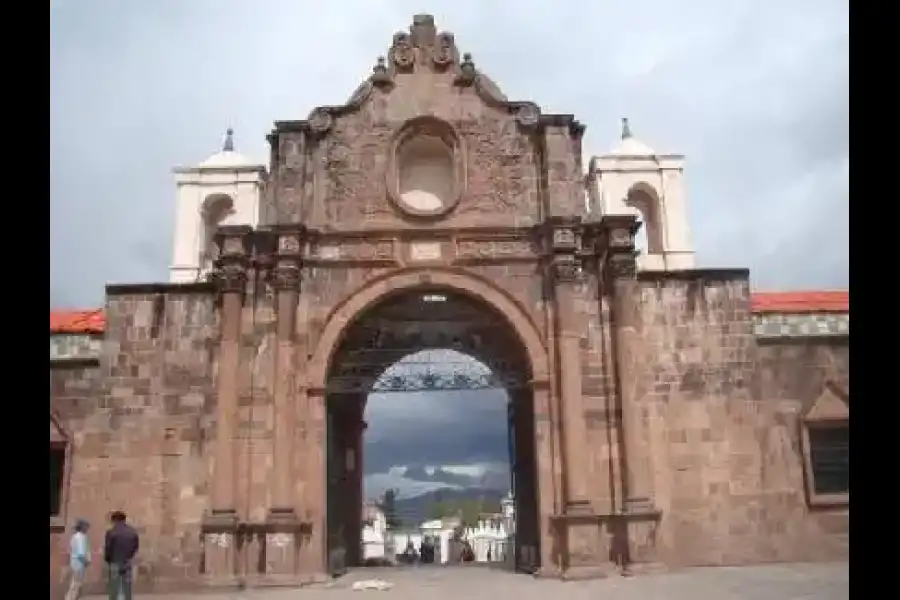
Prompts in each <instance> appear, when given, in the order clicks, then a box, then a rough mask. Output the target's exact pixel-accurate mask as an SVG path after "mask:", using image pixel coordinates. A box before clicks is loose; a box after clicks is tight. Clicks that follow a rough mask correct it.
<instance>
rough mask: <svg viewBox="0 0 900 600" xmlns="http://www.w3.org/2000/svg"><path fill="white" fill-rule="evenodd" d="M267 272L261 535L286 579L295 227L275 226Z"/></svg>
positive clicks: (277, 572) (290, 526)
mask: <svg viewBox="0 0 900 600" xmlns="http://www.w3.org/2000/svg"><path fill="white" fill-rule="evenodd" d="M276 236H277V248H278V250H277V253H276V255H275V264H274V269H273V271H272V279H271V283H272V287H273V288H274V290H275V308H276V311H277V322H276V334H275V337H276V343H275V357H274V362H275V375H274V393H273V395H274V402H273V404H274V429H273V444H272V446H273V450H272V505H271V508H270V509H269V514H268V518H267V521H268V534H267V536H266V560H267V565H266V571H267V575H269V576H272V577H275V578H282V579H283V578H287V579H290V578H291V577H293V576H294V575H295V574H296V570H297V546H298V544H297V534H298V533H299V523H298V521H297V514H296V511H295V505H296V498H295V490H296V485H295V481H294V447H295V444H294V437H295V436H296V435H297V431H296V414H297V407H296V398H295V385H294V380H295V377H296V365H295V364H294V363H295V361H294V358H295V352H294V350H295V348H294V341H295V337H296V336H295V326H296V314H297V304H298V299H299V295H300V280H301V271H300V245H301V241H302V240H301V239H300V234H299V232H298V231H296V229H295V230H293V231H291V230H288V229H284V230H279V231H277V232H276Z"/></svg>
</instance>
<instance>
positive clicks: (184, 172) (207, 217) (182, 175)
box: [169, 128, 266, 283]
mask: <svg viewBox="0 0 900 600" xmlns="http://www.w3.org/2000/svg"><path fill="white" fill-rule="evenodd" d="M265 182H266V167H265V165H263V164H259V163H255V162H252V161H251V160H250V159H248V158H246V157H244V156H242V155H241V154H238V153H237V152H235V150H234V131H233V130H232V129H230V128H229V129H228V131H227V132H226V133H225V140H224V142H223V143H222V149H221V150H220V151H219V152H217V153H215V154H213V155H212V156H210V157H209V158H207V159H206V160H204V161H203V162H201V163H200V164H199V165H197V166H195V167H179V168H177V169H175V183H176V184H177V186H178V191H177V196H176V201H177V205H176V207H175V235H174V239H173V248H172V263H171V265H170V266H169V281H171V282H172V283H191V282H195V281H200V280H202V279H203V278H204V277H205V276H206V274H207V273H208V272H209V270H210V269H211V268H212V249H213V246H214V244H213V236H214V235H215V232H216V229H217V228H218V227H219V226H221V225H250V226H252V227H256V226H257V225H258V224H259V220H260V210H261V209H260V201H261V194H262V191H263V187H264V185H265Z"/></svg>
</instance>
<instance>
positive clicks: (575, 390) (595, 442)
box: [51, 16, 849, 590]
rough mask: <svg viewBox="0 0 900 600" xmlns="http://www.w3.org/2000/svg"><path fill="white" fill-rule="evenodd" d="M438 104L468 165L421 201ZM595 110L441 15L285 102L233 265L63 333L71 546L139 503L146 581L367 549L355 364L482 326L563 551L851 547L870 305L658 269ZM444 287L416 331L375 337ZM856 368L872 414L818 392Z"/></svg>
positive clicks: (148, 585) (733, 277)
mask: <svg viewBox="0 0 900 600" xmlns="http://www.w3.org/2000/svg"><path fill="white" fill-rule="evenodd" d="M423 118H426V119H427V120H428V122H429V123H431V124H432V125H431V126H429V127H426V128H424V129H422V130H417V131H416V132H413V133H411V134H410V135H413V136H415V135H420V134H421V135H426V136H429V135H430V136H433V137H436V138H439V139H437V140H436V141H435V144H438V145H435V146H431V147H433V148H434V149H435V152H436V153H437V155H440V153H441V152H444V151H445V150H446V151H447V152H450V153H451V155H450V160H449V161H444V162H441V161H442V160H443V159H441V158H440V156H438V159H436V162H434V163H429V164H428V165H426V167H427V168H424V169H423V171H422V172H424V173H432V175H433V173H438V175H433V177H432V178H431V179H429V178H427V177H426V178H419V179H417V178H416V177H411V178H410V179H408V180H403V181H412V182H413V183H415V184H417V185H420V186H421V188H422V189H417V190H415V191H420V192H427V193H429V194H432V195H433V196H435V197H436V198H437V202H443V201H444V200H443V198H442V197H441V190H447V189H449V190H451V191H452V193H451V194H450V195H449V196H448V197H447V198H448V199H447V203H446V204H441V205H440V206H439V208H438V209H435V210H429V211H408V210H405V209H404V207H403V202H402V198H401V199H400V200H399V201H398V199H397V198H396V197H395V196H396V195H397V194H400V195H402V193H403V191H402V189H401V188H402V186H401V185H400V184H397V186H398V187H397V189H392V186H393V185H395V184H394V183H392V182H395V181H396V178H397V177H400V178H401V179H402V177H401V176H400V175H398V174H397V173H396V172H394V171H395V170H397V169H401V168H402V167H403V165H397V160H398V159H397V157H398V156H402V152H401V153H397V152H396V151H395V150H396V144H397V143H398V138H397V135H398V133H399V132H404V131H406V129H405V128H406V127H407V126H408V124H409V123H410V122H413V121H415V120H416V119H423ZM447 132H452V135H450V134H449V133H447ZM583 133H584V127H583V126H581V125H580V124H579V123H578V122H577V121H575V120H574V118H573V117H571V116H570V115H554V114H542V113H541V111H540V110H539V109H538V107H537V106H536V105H535V104H533V103H530V102H512V101H509V100H507V99H506V98H505V97H504V96H503V95H502V94H501V93H500V91H499V90H498V88H497V86H496V85H495V84H494V83H493V82H492V81H490V80H489V79H488V78H487V77H486V76H485V75H483V74H481V73H480V72H478V71H477V69H476V68H475V66H474V62H473V60H472V58H471V56H469V55H463V56H462V57H460V53H459V52H458V50H457V48H456V46H455V41H454V38H453V36H452V35H451V34H448V33H440V32H438V30H437V29H436V28H435V26H434V23H433V20H432V19H431V17H429V16H417V17H415V19H414V23H413V25H412V27H411V28H410V31H409V33H406V32H403V33H398V34H396V35H395V36H394V42H393V45H392V47H391V48H390V50H389V52H388V55H387V59H386V60H379V61H378V62H377V64H376V66H375V68H374V70H373V74H372V77H371V78H370V79H369V80H368V81H366V82H365V83H364V84H363V85H362V86H360V87H359V89H358V90H357V91H356V92H355V93H354V94H353V96H352V98H351V99H350V101H349V102H348V104H346V105H344V106H339V107H322V108H317V109H315V110H314V111H312V113H311V114H310V117H309V118H308V119H307V120H304V121H282V122H277V123H276V126H275V129H274V130H273V132H272V133H271V135H270V137H269V140H270V142H271V146H272V162H271V165H270V176H269V178H268V180H267V181H268V183H267V185H268V188H267V189H266V191H265V193H264V194H263V197H264V199H265V200H264V202H267V203H268V205H267V206H266V207H265V210H264V211H263V213H264V214H265V215H266V218H265V219H264V220H263V221H264V222H263V224H262V225H261V226H260V227H257V228H250V227H241V226H229V227H223V228H220V229H219V231H218V235H217V236H216V243H217V245H218V252H217V257H218V258H217V259H216V267H215V271H214V274H213V275H214V276H213V277H212V278H211V280H210V281H209V282H202V283H189V284H150V285H127V286H108V288H107V304H106V310H105V314H106V326H105V334H104V338H103V344H102V350H100V352H99V354H94V355H92V356H91V357H90V358H89V359H88V360H83V359H80V360H67V359H66V357H64V356H62V355H60V354H57V355H56V356H55V357H54V354H53V352H54V350H53V349H54V341H53V338H51V419H52V420H53V421H52V422H53V423H57V424H58V428H57V429H58V430H59V431H61V432H64V433H63V434H60V435H58V436H57V441H56V442H54V441H53V440H54V437H53V434H52V433H51V444H53V443H57V444H62V445H63V446H64V447H65V448H66V449H67V452H68V453H69V456H70V457H71V458H70V460H69V461H68V462H67V464H68V466H67V467H66V470H65V473H66V475H65V478H64V479H65V484H64V494H63V498H64V501H63V502H62V503H61V508H60V511H59V514H58V515H56V517H55V519H56V520H55V521H54V519H53V518H52V519H51V547H63V546H61V544H62V541H61V540H60V538H61V535H62V533H61V532H62V527H63V525H68V524H69V522H70V521H71V520H72V519H73V518H74V517H76V516H80V517H87V518H89V519H90V520H91V521H92V522H94V523H96V524H100V523H102V522H103V521H104V520H105V517H106V514H107V513H108V512H109V511H111V510H116V509H120V510H125V511H126V512H127V513H128V514H129V515H130V518H131V520H132V521H133V522H134V523H135V524H137V525H138V526H139V527H140V530H141V532H142V535H143V537H144V540H145V541H144V543H142V551H141V560H140V561H139V564H138V566H137V570H138V572H137V575H136V581H137V583H138V586H139V587H141V588H144V589H154V590H162V589H171V588H179V589H185V588H191V587H201V586H216V585H241V584H242V585H267V584H271V585H275V584H278V585H282V584H301V583H304V582H310V581H316V580H320V579H321V578H323V577H324V575H325V573H326V571H327V570H328V566H329V554H330V552H331V551H333V549H334V548H335V547H344V548H345V549H346V550H347V551H348V558H350V559H351V560H352V559H353V557H354V549H353V547H352V546H353V541H354V538H353V536H354V533H353V529H354V528H355V527H356V528H358V526H359V518H360V514H361V512H360V504H361V501H362V497H361V488H360V473H361V472H362V466H361V465H362V459H363V457H362V454H361V445H360V440H361V435H362V431H363V430H364V423H363V422H362V420H361V407H362V404H363V402H364V394H363V393H361V392H359V391H358V389H356V388H352V387H351V388H341V389H340V390H337V389H336V388H335V387H334V384H335V382H336V381H338V380H339V379H341V378H347V377H351V378H353V377H355V378H357V380H358V381H361V380H362V379H361V378H363V377H364V375H361V374H360V373H363V371H364V369H356V370H353V369H352V368H350V367H351V366H352V365H353V360H354V359H355V358H356V357H358V356H362V355H364V354H365V352H364V351H365V350H367V349H376V350H378V352H380V353H381V354H379V356H380V357H382V358H380V359H379V360H381V361H382V362H381V363H373V362H368V363H365V364H364V365H363V366H366V367H372V368H374V367H379V368H382V369H383V368H384V367H386V366H389V362H385V361H387V360H388V359H389V358H390V357H391V356H393V355H392V354H391V352H393V353H395V354H397V356H396V358H401V357H402V356H401V355H400V354H402V352H405V351H407V350H410V349H414V348H410V347H409V344H413V345H414V346H415V347H416V348H418V349H422V348H431V347H448V346H449V347H457V346H454V344H459V346H458V347H459V348H461V349H463V350H465V351H466V352H468V353H470V354H472V355H473V356H476V357H478V358H479V359H483V361H484V362H485V364H488V365H490V364H491V363H492V361H494V362H495V366H496V367H497V369H496V370H498V371H499V372H501V373H505V374H506V375H508V376H509V377H508V379H506V380H505V381H510V382H514V383H511V384H510V388H511V389H510V395H511V398H512V404H513V405H514V406H515V407H516V408H515V410H514V413H515V414H514V415H512V416H511V419H512V420H515V421H516V423H517V424H516V426H515V427H514V432H515V433H514V434H515V436H516V446H517V448H519V450H518V451H517V456H516V461H517V463H519V464H518V466H515V469H518V470H517V478H518V479H519V482H518V483H517V486H520V489H519V490H518V492H517V502H520V506H517V520H518V521H519V522H518V523H517V526H516V529H517V532H518V533H519V535H520V536H521V540H520V541H519V542H518V543H519V551H520V555H521V556H527V560H526V559H523V561H524V562H527V563H528V565H527V566H528V567H529V568H533V569H536V570H537V572H538V573H540V574H542V575H547V576H556V577H571V578H576V577H581V576H588V575H602V574H604V573H607V572H610V571H612V570H614V569H616V568H628V569H631V570H634V571H637V570H640V569H649V568H653V567H658V566H660V565H668V566H677V565H692V564H693V565H697V564H704V565H710V564H713V565H715V564H741V563H751V562H758V561H771V560H806V559H820V558H833V557H837V556H843V555H845V554H846V552H847V543H848V542H847V539H848V535H849V530H848V519H849V490H847V495H846V498H841V499H839V500H840V501H835V502H833V503H832V504H831V505H829V506H827V507H825V508H820V509H819V510H816V511H813V510H811V509H810V504H809V501H808V497H807V488H806V486H805V484H804V481H805V477H808V476H809V475H808V474H807V473H806V472H805V470H808V469H809V468H812V467H810V466H809V465H811V464H812V462H811V460H810V459H809V458H808V457H807V454H809V452H810V451H809V450H804V448H808V447H809V446H810V442H809V440H810V439H811V438H810V435H809V434H808V431H811V430H809V429H808V428H804V427H806V426H805V425H803V423H806V422H807V421H804V419H807V420H809V419H813V418H815V419H819V420H818V421H816V422H817V423H818V422H820V421H822V420H823V419H825V417H822V416H821V415H822V414H826V413H827V414H826V416H827V417H828V418H830V419H832V421H833V422H834V423H842V422H846V423H847V424H848V423H849V351H848V339H849V320H848V317H847V315H848V309H847V308H846V307H844V308H843V309H842V310H834V309H833V307H831V308H826V309H823V310H822V311H821V313H822V314H824V315H826V317H825V318H826V319H831V318H835V319H838V320H840V319H845V320H846V325H845V326H844V327H843V328H841V327H838V326H835V328H834V329H830V328H829V329H827V330H817V331H819V335H808V336H806V337H805V338H803V339H800V340H799V341H798V339H797V338H795V337H791V333H790V331H787V333H785V332H784V331H782V335H780V336H779V335H777V334H774V333H773V334H772V335H768V336H764V337H760V338H758V337H756V335H755V333H760V332H759V331H758V330H759V328H760V327H761V325H760V323H762V322H765V323H768V321H766V319H768V320H769V321H770V320H772V319H773V318H775V317H777V316H783V315H779V314H778V313H774V314H773V313H772V312H771V311H768V312H766V313H765V314H763V315H761V316H759V317H756V318H755V317H754V316H753V304H752V302H753V300H752V298H751V295H750V291H749V282H748V273H747V271H746V270H683V271H674V272H672V271H657V272H642V273H638V272H637V269H636V266H635V255H636V252H635V247H634V236H635V233H636V231H637V230H638V223H637V222H636V220H635V218H634V217H633V216H626V215H622V216H618V215H608V216H605V217H603V218H596V219H595V218H590V217H589V215H587V214H585V211H584V202H583V198H584V183H583V176H582V157H581V137H582V134H583ZM404 135H405V134H404ZM448 136H449V137H448ZM449 139H452V140H453V142H452V143H448V144H445V145H444V146H440V145H439V144H441V143H444V142H447V140H449ZM442 140H443V141H442ZM400 141H401V142H402V141H403V140H400ZM432 141H434V140H432ZM442 148H443V149H442ZM435 165H438V166H439V165H445V167H447V168H446V169H445V171H440V169H441V168H444V167H440V168H438V166H435ZM448 165H449V166H448ZM432 167H434V168H432ZM392 170H393V171H392ZM440 173H444V175H446V176H447V177H450V178H451V179H450V180H449V182H450V183H449V187H441V185H443V183H441V182H442V181H443V180H439V178H440V177H443V176H444V175H441V174H440ZM435 178H437V179H435ZM459 178H462V180H460V179H459ZM444 183H446V182H444ZM404 185H405V184H404ZM426 296H427V298H426ZM433 297H434V298H437V297H440V298H444V300H446V302H445V304H444V308H442V309H437V308H435V309H429V310H434V311H436V312H435V313H434V315H439V316H434V315H433V317H434V318H432V319H430V320H429V321H430V325H427V327H426V326H425V325H421V324H420V326H421V327H422V328H423V329H420V330H417V331H418V333H417V334H416V335H417V337H414V338H413V341H412V342H408V341H405V342H403V343H400V342H390V341H385V339H383V338H378V337H377V335H376V337H375V338H373V335H375V334H378V333H379V330H380V329H384V330H385V331H388V332H394V333H398V332H401V329H400V328H399V326H398V325H397V323H398V322H401V321H403V319H406V318H407V313H405V312H404V311H402V310H399V309H398V308H397V307H398V306H401V305H402V304H403V303H404V302H424V301H427V300H428V298H433ZM392 307H394V310H393V312H392V310H391V309H392ZM441 310H443V311H445V312H444V313H441V312H440V311H441ZM410 318H411V317H410ZM785 318H787V317H785ZM791 318H795V319H800V318H802V317H801V316H800V314H799V313H798V314H796V315H793V316H792V317H791ZM755 319H756V320H755ZM842 322H843V321H842ZM384 323H391V324H392V325H391V327H388V328H387V329H385V328H383V327H381V328H380V327H379V324H384ZM482 327H493V329H491V330H490V333H489V334H486V333H485V331H486V330H482V329H479V328H482ZM763 328H764V329H765V332H769V331H770V328H769V326H768V325H765V326H764V327H763ZM755 329H756V330H757V331H755ZM373 332H374V334H373ZM423 332H424V333H423ZM765 332H762V333H765ZM448 335H449V336H455V337H453V340H452V343H448V341H447V340H448V339H449V338H447V337H446V336H448ZM441 336H445V337H441ZM390 339H400V337H399V333H398V335H397V336H394V337H393V338H390ZM392 344H393V345H392ZM79 347H80V346H79ZM85 348H91V349H92V351H94V352H96V347H95V346H92V345H91V344H87V345H86V346H85ZM58 352H59V351H58ZM826 388H827V389H829V390H832V392H830V393H832V394H833V396H834V398H837V399H838V400H839V401H840V402H844V403H846V406H847V411H846V413H840V414H838V413H839V411H838V412H835V408H834V406H835V404H834V402H833V400H832V397H831V396H829V397H828V398H826V399H825V400H822V401H821V402H822V403H823V404H822V405H823V406H826V407H830V408H828V410H827V411H826V410H825V409H817V410H812V409H811V408H810V407H812V406H813V404H816V402H817V399H819V398H821V397H822V394H823V391H824V390H825V389H826ZM835 390H836V391H835ZM816 406H818V404H816ZM810 415H811V416H810ZM841 419H843V421H841ZM804 432H806V433H804ZM813 437H815V435H813ZM59 440H63V441H62V442H61V441H59ZM805 452H806V454H805ZM335 465H337V466H335ZM830 498H831V499H832V500H835V497H834V496H830ZM826 500H827V498H826ZM326 507H327V508H326ZM354 514H355V516H354ZM101 530H102V528H101V527H95V528H94V532H93V534H94V535H100V534H101V533H102V531H101ZM357 531H358V529H357ZM97 546H98V544H97V541H96V540H95V547H97ZM54 564H56V563H54V559H53V558H51V579H52V580H53V581H59V574H58V573H54V571H53V569H54ZM95 583H97V582H95Z"/></svg>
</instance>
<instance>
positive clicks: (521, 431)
mask: <svg viewBox="0 0 900 600" xmlns="http://www.w3.org/2000/svg"><path fill="white" fill-rule="evenodd" d="M446 348H450V349H453V350H455V351H457V352H462V353H464V354H467V355H468V356H470V357H472V358H476V359H478V360H480V361H481V362H482V363H483V364H485V365H487V366H488V367H489V369H490V373H489V374H480V375H473V373H472V371H471V367H470V368H466V367H467V366H468V365H465V364H464V363H463V364H457V365H455V367H457V368H454V366H449V365H448V364H446V363H445V364H442V365H434V366H435V367H436V368H432V369H428V370H427V371H425V372H422V371H416V370H413V371H412V372H410V371H409V370H407V372H406V373H404V374H401V375H397V376H394V377H392V378H390V379H388V380H387V381H382V379H381V378H383V377H384V374H385V371H386V370H387V369H388V368H389V367H391V366H392V365H394V364H395V363H396V362H397V361H398V360H402V359H403V358H404V357H406V356H409V355H412V354H415V353H418V352H420V351H422V350H428V349H446ZM549 364H550V363H549V359H548V357H547V352H546V348H545V344H544V342H543V341H542V338H541V334H540V330H539V329H538V328H537V327H536V326H535V324H534V323H533V322H532V320H531V317H530V316H529V315H528V314H527V312H526V311H525V310H524V309H523V308H522V307H521V306H520V305H519V303H518V302H517V301H516V300H515V298H514V297H513V296H511V295H509V294H507V293H506V292H504V291H503V290H502V289H500V288H499V287H497V286H496V285H495V284H493V283H491V282H488V281H486V280H484V279H482V278H481V277H479V276H477V275H476V274H475V273H472V272H467V271H466V270H465V269H450V268H445V267H439V266H434V267H412V268H405V269H400V270H398V271H393V272H390V273H389V274H388V275H386V276H383V277H379V278H375V279H373V280H372V281H371V282H368V283H367V284H365V285H364V286H363V287H362V288H360V289H359V290H355V291H354V292H352V293H351V295H350V296H349V297H348V298H347V299H346V301H343V302H341V303H339V304H338V305H337V306H336V307H335V309H334V310H333V311H332V312H331V314H329V316H328V318H327V320H326V325H325V328H324V330H323V332H322V335H321V337H320V341H319V343H318V344H317V347H316V351H315V352H314V354H313V357H312V359H311V360H310V364H309V389H310V390H318V391H317V392H316V393H315V394H314V396H313V397H314V400H312V401H313V402H316V403H319V402H324V403H325V409H324V410H323V411H322V412H321V413H320V414H326V415H327V418H326V421H327V423H328V433H327V435H326V439H328V440H329V441H330V444H326V448H325V449H324V452H325V456H326V457H327V459H326V461H327V467H326V473H327V474H328V478H327V482H328V483H327V486H326V491H325V506H326V509H325V510H326V513H327V516H328V527H327V528H326V535H327V538H328V542H329V543H328V544H327V545H326V546H327V547H328V548H334V547H341V548H344V549H346V552H347V562H348V563H349V564H351V565H353V564H360V563H361V562H362V560H361V559H362V557H361V556H360V555H359V552H360V549H361V547H362V546H361V542H360V532H361V529H362V523H361V517H362V510H361V508H362V495H361V493H362V474H363V471H362V465H363V461H364V457H363V456H361V449H362V433H363V430H364V429H365V423H364V421H363V413H364V409H365V403H366V397H367V395H368V394H369V393H370V392H372V391H376V390H381V391H389V392H392V393H396V392H402V391H406V390H411V391H440V390H448V389H456V390H471V389H484V388H495V387H496V388H503V389H505V390H506V392H507V394H508V395H509V397H510V402H509V417H510V423H509V425H510V436H511V438H512V439H511V448H512V449H513V452H512V454H513V456H511V459H512V460H511V462H512V465H511V467H512V471H513V481H514V489H513V490H511V491H512V492H513V495H514V498H515V502H516V512H515V515H516V536H515V549H514V554H513V556H514V557H515V560H516V562H517V566H518V568H519V569H521V570H528V571H530V570H532V569H533V568H535V567H537V566H538V565H537V561H539V560H540V556H539V552H538V548H539V547H540V536H539V527H538V514H539V509H538V502H539V499H538V491H539V490H541V489H544V490H545V491H547V492H552V490H553V487H552V485H551V484H548V485H546V486H544V487H543V488H542V487H541V486H540V485H539V473H546V474H547V475H546V476H549V474H550V473H552V464H551V463H550V462H547V463H546V464H541V465H538V464H537V461H538V460H540V459H543V460H545V461H549V460H550V458H551V457H552V450H551V449H550V448H546V449H543V451H541V450H540V449H539V450H538V451H537V452H535V439H541V440H545V441H546V442H549V441H550V440H551V439H552V434H551V433H550V431H549V430H546V427H542V428H541V430H540V431H536V429H535V415H540V416H542V417H546V416H547V415H549V414H550V396H549V394H548V393H547V390H548V389H549V372H548V368H549ZM379 384H380V385H379ZM317 410H319V409H317ZM541 422H543V423H547V420H546V419H545V418H544V419H542V421H541ZM535 435H537V436H538V437H537V438H535ZM319 451H320V449H318V448H308V447H307V448H305V449H304V453H308V454H312V453H318V452H319ZM314 468H315V469H318V468H320V467H319V466H318V465H317V466H316V467H314ZM542 501H543V502H544V503H545V504H546V505H547V506H552V502H553V495H552V493H550V494H549V495H548V496H547V497H546V498H544V499H543V500H542ZM401 550H402V549H401Z"/></svg>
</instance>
